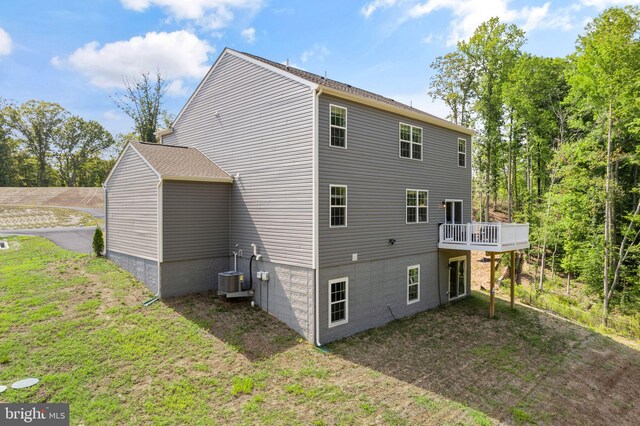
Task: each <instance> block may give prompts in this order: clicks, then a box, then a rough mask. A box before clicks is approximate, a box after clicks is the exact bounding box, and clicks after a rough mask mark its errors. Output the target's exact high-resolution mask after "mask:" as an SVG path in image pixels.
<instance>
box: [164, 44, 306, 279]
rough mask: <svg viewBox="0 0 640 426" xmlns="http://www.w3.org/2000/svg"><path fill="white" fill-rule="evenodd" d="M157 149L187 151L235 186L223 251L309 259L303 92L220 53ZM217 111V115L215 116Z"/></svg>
mask: <svg viewBox="0 0 640 426" xmlns="http://www.w3.org/2000/svg"><path fill="white" fill-rule="evenodd" d="M202 84H203V85H202V87H201V89H200V91H199V92H198V93H197V94H196V96H195V97H194V98H193V99H192V100H191V102H190V104H189V105H188V107H187V108H186V109H185V111H184V112H183V114H182V116H181V117H180V118H179V119H178V121H177V122H176V123H175V124H174V131H173V134H171V135H168V136H165V137H163V143H166V144H175V145H181V146H194V147H197V148H198V149H199V150H200V151H202V152H203V153H204V154H205V155H206V156H207V157H209V158H210V159H211V160H213V161H215V162H216V164H218V166H220V167H222V168H223V169H224V170H225V171H226V172H227V173H229V174H231V175H232V176H235V175H236V174H239V175H240V176H239V179H238V180H236V181H235V182H234V184H233V185H232V189H231V198H230V228H231V229H230V238H229V246H230V249H231V248H234V247H235V245H236V244H238V248H239V249H241V250H243V252H244V254H245V255H247V254H249V253H250V252H251V247H250V245H251V243H255V244H256V245H257V246H258V251H259V253H261V254H262V255H263V256H264V257H263V259H264V260H265V261H269V262H272V263H280V264H288V265H295V266H302V267H310V266H311V265H312V253H313V243H312V241H313V214H312V212H313V206H312V192H313V190H312V189H313V173H312V170H313V161H312V141H313V97H312V93H311V90H310V89H309V87H307V86H305V85H303V84H300V83H298V82H295V81H293V80H290V79H288V78H286V77H284V76H281V75H279V74H276V73H274V72H272V71H269V70H266V69H264V68H263V67H259V66H257V65H255V64H252V63H250V62H248V61H245V60H243V59H240V58H237V57H235V56H232V55H225V56H224V57H222V58H221V59H220V61H219V62H218V64H217V66H216V68H215V69H214V70H213V72H212V73H211V75H210V76H209V78H208V79H207V80H206V81H204V82H203V83H202ZM216 113H217V117H216Z"/></svg>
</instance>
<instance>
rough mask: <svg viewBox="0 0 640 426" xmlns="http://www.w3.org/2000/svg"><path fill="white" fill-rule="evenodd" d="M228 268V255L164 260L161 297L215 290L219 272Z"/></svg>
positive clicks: (161, 265)
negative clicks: (171, 260)
mask: <svg viewBox="0 0 640 426" xmlns="http://www.w3.org/2000/svg"><path fill="white" fill-rule="evenodd" d="M228 270H229V258H228V257H217V258H209V259H198V260H182V261H176V262H163V263H161V264H160V272H161V273H160V279H161V281H162V285H161V286H160V297H162V298H167V297H176V296H184V295H186V294H194V293H205V292H208V291H214V290H216V289H217V288H218V273H219V272H224V271H228Z"/></svg>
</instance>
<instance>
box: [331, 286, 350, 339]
mask: <svg viewBox="0 0 640 426" xmlns="http://www.w3.org/2000/svg"><path fill="white" fill-rule="evenodd" d="M340 282H344V283H345V284H344V319H343V320H340V321H336V322H331V305H333V304H334V303H338V302H331V285H332V284H334V283H340ZM328 287H329V298H328V299H327V302H328V307H329V309H328V320H329V328H332V327H337V326H339V325H343V324H346V323H348V322H349V277H343V278H336V279H333V280H329V286H328Z"/></svg>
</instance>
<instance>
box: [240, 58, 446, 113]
mask: <svg viewBox="0 0 640 426" xmlns="http://www.w3.org/2000/svg"><path fill="white" fill-rule="evenodd" d="M239 53H242V54H243V55H246V56H249V57H250V58H253V59H256V60H258V61H261V62H264V63H265V64H268V65H271V66H273V67H276V68H279V69H281V70H283V71H286V72H288V73H291V74H293V75H295V76H296V77H299V78H302V79H305V80H307V81H310V82H311V83H314V84H319V85H321V86H325V87H329V88H331V89H335V90H339V91H341V92H345V93H349V94H352V95H356V96H360V97H363V98H366V99H371V100H375V101H378V102H382V103H385V104H387V105H391V106H395V107H398V108H402V109H405V110H407V111H411V112H414V113H418V114H424V115H427V116H429V117H431V118H433V119H436V120H440V121H443V122H446V123H450V122H449V121H447V120H444V119H442V118H440V117H438V116H435V115H433V114H429V113H428V112H425V111H422V110H420V109H417V108H413V107H412V106H409V105H406V104H403V103H401V102H397V101H394V100H393V99H391V98H387V97H385V96H382V95H379V94H377V93H373V92H369V91H368V90H364V89H360V88H358V87H353V86H351V85H350V84H346V83H341V82H339V81H336V80H332V79H330V78H324V77H322V76H320V75H318V74H314V73H311V72H308V71H304V70H301V69H299V68H295V67H292V66H287V65H284V64H281V63H278V62H274V61H270V60H269V59H265V58H261V57H260V56H256V55H252V54H251V53H246V52H239Z"/></svg>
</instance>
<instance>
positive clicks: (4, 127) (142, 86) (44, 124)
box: [0, 71, 172, 187]
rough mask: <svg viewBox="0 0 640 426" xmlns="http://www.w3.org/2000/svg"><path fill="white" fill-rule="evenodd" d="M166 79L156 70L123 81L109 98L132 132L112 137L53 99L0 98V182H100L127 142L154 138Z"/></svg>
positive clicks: (164, 118) (166, 120) (168, 118)
mask: <svg viewBox="0 0 640 426" xmlns="http://www.w3.org/2000/svg"><path fill="white" fill-rule="evenodd" d="M166 89H167V83H166V81H165V80H164V79H163V78H162V76H161V74H160V72H159V71H158V72H157V75H156V78H155V80H154V79H153V78H150V76H149V74H148V73H143V74H142V75H141V77H140V78H138V79H133V80H126V79H125V81H124V89H123V90H122V91H118V92H116V93H115V94H114V96H112V97H111V99H112V101H113V102H114V104H115V105H116V106H117V107H118V108H119V109H121V110H122V111H123V112H124V113H125V114H126V115H128V116H129V117H130V118H131V119H132V121H133V123H134V126H133V132H132V133H128V134H118V135H117V136H116V137H115V138H114V137H113V136H112V135H111V133H109V132H108V131H107V130H106V129H105V128H104V127H103V126H102V125H101V124H100V123H98V122H97V121H94V120H85V119H83V118H82V117H79V116H77V115H73V114H71V113H69V112H68V111H67V110H65V109H64V108H63V107H62V106H60V105H59V104H57V103H51V102H45V101H37V100H30V101H27V102H25V103H23V104H21V105H16V104H14V103H12V102H9V101H7V100H4V99H2V98H0V186H42V187H44V186H69V187H73V186H100V185H101V184H102V183H103V182H104V180H105V179H106V177H107V175H108V174H109V171H110V170H111V168H112V167H113V165H114V163H115V161H116V158H117V156H118V154H119V152H120V151H121V150H122V148H123V147H124V145H125V144H126V143H127V142H128V141H131V140H139V141H143V142H156V137H155V132H156V130H157V128H158V124H159V122H160V121H164V124H165V125H169V123H170V121H171V120H172V117H171V115H169V114H168V113H167V112H166V110H164V109H163V108H162V104H163V99H164V96H165V94H166Z"/></svg>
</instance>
